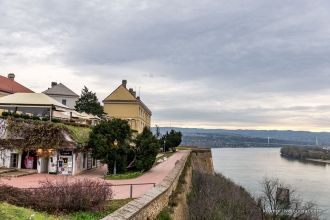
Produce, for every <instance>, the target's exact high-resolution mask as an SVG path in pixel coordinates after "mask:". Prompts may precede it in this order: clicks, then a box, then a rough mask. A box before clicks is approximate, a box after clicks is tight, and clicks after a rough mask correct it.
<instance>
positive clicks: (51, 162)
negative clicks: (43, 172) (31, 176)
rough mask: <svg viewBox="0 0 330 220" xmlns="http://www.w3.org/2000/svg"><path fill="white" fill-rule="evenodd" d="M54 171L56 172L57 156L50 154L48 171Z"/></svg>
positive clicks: (53, 172)
mask: <svg viewBox="0 0 330 220" xmlns="http://www.w3.org/2000/svg"><path fill="white" fill-rule="evenodd" d="M56 172H57V157H56V156H51V157H49V164H48V173H52V174H56Z"/></svg>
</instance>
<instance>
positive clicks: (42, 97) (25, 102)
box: [0, 93, 70, 111]
mask: <svg viewBox="0 0 330 220" xmlns="http://www.w3.org/2000/svg"><path fill="white" fill-rule="evenodd" d="M0 107H32V108H33V107H48V108H52V109H56V110H59V111H61V110H62V111H66V110H70V108H69V107H67V106H65V105H63V104H62V103H60V102H58V101H56V100H55V99H53V98H51V97H49V96H48V95H46V94H44V93H15V94H12V95H7V96H4V97H2V98H0Z"/></svg>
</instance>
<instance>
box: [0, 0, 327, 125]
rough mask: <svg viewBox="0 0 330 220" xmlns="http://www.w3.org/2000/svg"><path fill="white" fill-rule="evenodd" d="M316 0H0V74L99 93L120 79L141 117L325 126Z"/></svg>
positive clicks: (322, 13) (321, 11)
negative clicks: (140, 106)
mask: <svg viewBox="0 0 330 220" xmlns="http://www.w3.org/2000/svg"><path fill="white" fill-rule="evenodd" d="M329 11H330V2H329V1H327V0H313V1H311V0H278V1H266V0H245V1H244V0H240V1H239V0H230V1H228V0H203V1H197V0H190V1H189V0H176V1H173V0H139V1H136V0H112V1H106V0H103V1H102V0H89V1H81V0H47V1H44V0H1V1H0V17H1V19H0V74H2V75H7V74H8V73H15V75H16V80H17V81H18V82H20V83H21V84H23V85H25V86H27V87H29V88H31V89H32V90H34V91H35V92H42V91H44V90H46V89H47V88H48V87H50V84H51V81H57V82H62V83H63V84H65V85H66V86H68V87H69V88H71V89H72V90H73V91H75V92H76V93H78V94H80V92H81V89H82V87H83V86H84V85H85V86H87V87H88V88H89V89H90V90H92V91H94V92H96V94H97V96H98V98H99V100H103V99H104V98H105V97H106V96H107V95H109V94H110V93H111V92H112V91H113V90H114V89H115V88H116V87H117V86H119V85H120V84H121V80H122V79H126V80H128V86H129V87H132V88H134V89H136V90H137V93H138V94H140V96H141V99H142V100H143V102H144V103H145V104H146V105H147V106H148V107H149V108H150V109H151V110H152V112H153V116H152V120H153V122H152V125H155V124H158V125H160V126H179V127H198V128H230V129H238V128H239V129H281V130H282V129H284V130H289V129H291V130H311V131H330V103H329V101H330V22H329V21H330V13H329Z"/></svg>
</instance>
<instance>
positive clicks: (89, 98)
mask: <svg viewBox="0 0 330 220" xmlns="http://www.w3.org/2000/svg"><path fill="white" fill-rule="evenodd" d="M74 108H75V110H76V111H77V112H86V113H88V114H93V115H97V116H99V117H101V116H102V115H103V114H104V111H103V106H101V104H100V102H99V101H98V99H97V97H96V93H93V92H92V91H89V90H88V88H87V87H86V86H84V88H83V89H82V91H81V96H80V98H79V99H78V100H77V102H76V105H75V107H74Z"/></svg>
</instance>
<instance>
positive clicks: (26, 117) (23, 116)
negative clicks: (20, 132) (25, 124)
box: [21, 114, 31, 119]
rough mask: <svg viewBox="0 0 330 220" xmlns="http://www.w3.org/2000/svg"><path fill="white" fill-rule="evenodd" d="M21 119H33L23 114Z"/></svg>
mask: <svg viewBox="0 0 330 220" xmlns="http://www.w3.org/2000/svg"><path fill="white" fill-rule="evenodd" d="M21 118H23V119H31V117H30V116H29V115H26V114H22V115H21Z"/></svg>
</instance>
